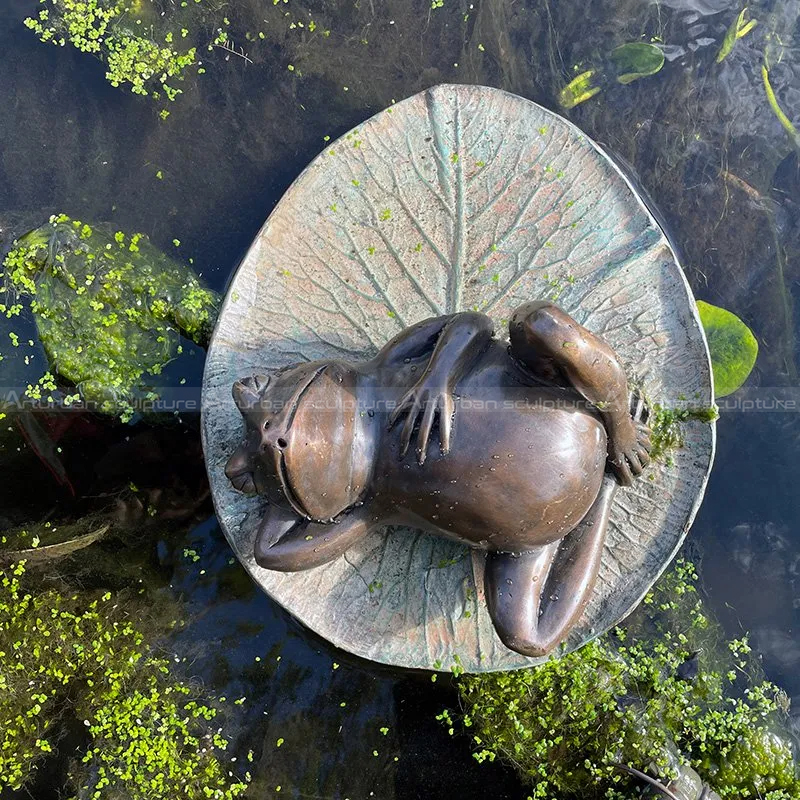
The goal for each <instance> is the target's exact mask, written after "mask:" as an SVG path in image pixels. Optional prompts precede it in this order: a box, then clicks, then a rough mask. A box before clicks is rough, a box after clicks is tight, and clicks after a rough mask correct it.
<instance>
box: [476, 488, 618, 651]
mask: <svg viewBox="0 0 800 800" xmlns="http://www.w3.org/2000/svg"><path fill="white" fill-rule="evenodd" d="M617 485H618V484H617V482H616V480H615V479H614V478H613V477H611V476H610V475H606V476H605V478H604V480H603V484H602V487H601V489H600V493H599V495H598V497H597V499H596V500H595V502H594V504H593V505H592V507H591V508H590V509H589V511H588V513H587V514H586V516H585V517H584V518H583V520H581V522H580V523H579V524H578V526H577V527H576V528H575V529H574V530H573V531H571V532H570V533H569V534H567V536H565V537H564V539H562V540H561V541H559V542H552V543H551V544H548V545H544V546H542V547H539V548H537V549H535V550H531V551H529V552H526V553H519V554H515V553H489V555H488V556H487V559H486V573H485V585H486V604H487V606H488V607H489V614H490V616H491V618H492V622H493V623H494V627H495V630H496V631H497V634H498V636H499V637H500V639H501V640H502V642H503V644H505V645H506V647H508V648H510V649H511V650H516V651H517V652H518V653H522V654H523V655H526V656H534V657H541V656H545V655H547V654H548V653H550V652H551V651H552V650H553V649H554V648H555V647H557V646H558V645H559V644H561V643H562V642H563V641H564V639H565V638H566V637H567V635H568V634H569V632H570V630H571V629H572V626H573V625H574V624H575V623H576V622H577V621H578V619H579V618H580V616H581V614H582V613H583V609H584V608H585V607H586V603H587V602H588V600H589V597H590V596H591V593H592V590H593V588H594V584H595V581H596V579H597V572H598V570H599V568H600V557H601V555H602V552H603V546H604V543H605V535H606V529H607V527H608V518H609V513H610V511H611V503H612V501H613V499H614V494H615V493H616V490H617Z"/></svg>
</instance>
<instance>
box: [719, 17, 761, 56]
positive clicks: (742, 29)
mask: <svg viewBox="0 0 800 800" xmlns="http://www.w3.org/2000/svg"><path fill="white" fill-rule="evenodd" d="M756 25H758V20H755V19H750V20H748V19H747V6H745V7H744V8H743V9H742V10H741V11H740V12H739V16H738V17H736V19H735V20H734V21H733V22H732V23H731V25H730V27H729V28H728V30H727V31H726V33H725V38H724V39H723V40H722V46H721V47H720V48H719V53H717V58H716V62H717V64H721V63H722V62H723V61H724V60H725V59H726V58H727V57H728V56H729V55H730V53H731V50H733V46H734V45H735V44H736V42H737V41H738V40H739V39H741V38H743V37H744V36H747V34H748V33H750V31H752V30H753V28H755V26H756Z"/></svg>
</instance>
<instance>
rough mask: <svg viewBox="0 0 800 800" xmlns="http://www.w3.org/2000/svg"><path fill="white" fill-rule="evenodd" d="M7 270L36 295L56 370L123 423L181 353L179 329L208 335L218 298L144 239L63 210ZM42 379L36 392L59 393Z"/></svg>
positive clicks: (12, 282) (31, 236)
mask: <svg viewBox="0 0 800 800" xmlns="http://www.w3.org/2000/svg"><path fill="white" fill-rule="evenodd" d="M4 268H5V272H4V277H5V285H6V288H7V290H9V293H10V294H11V295H12V296H13V297H15V298H19V297H23V296H26V297H28V298H30V307H31V310H32V312H33V314H34V316H35V318H36V325H37V329H38V332H39V337H40V339H41V342H42V345H43V346H44V348H45V351H46V353H47V356H48V359H49V361H50V364H51V370H52V372H53V373H56V372H57V373H58V374H59V375H60V376H61V377H62V378H65V379H66V380H68V381H70V382H71V383H73V384H75V385H76V386H78V387H79V389H80V392H81V394H82V396H83V399H84V401H86V403H87V404H90V405H96V407H97V409H98V410H99V411H101V412H103V413H108V414H119V415H120V416H121V417H122V419H123V420H127V419H129V418H130V417H131V416H132V414H133V405H132V401H133V399H134V396H135V394H136V392H137V391H138V390H141V389H144V388H145V387H144V382H145V380H146V376H148V375H158V374H159V373H160V372H161V370H162V369H163V367H164V366H165V365H166V364H167V362H169V361H170V360H171V359H172V358H174V357H175V356H176V355H177V354H179V353H180V352H181V346H180V336H179V331H182V332H183V333H184V334H185V335H186V336H188V337H189V338H191V339H193V340H194V341H195V342H198V343H203V342H204V341H205V339H206V338H207V336H208V335H209V333H210V330H211V328H212V327H213V323H214V319H215V316H216V310H217V306H218V303H219V298H218V297H217V295H216V294H215V293H214V292H212V291H210V290H209V289H206V288H205V287H203V286H202V284H201V283H200V281H199V280H198V279H197V277H196V276H195V275H194V274H193V273H192V271H191V270H190V269H188V268H187V267H185V266H183V265H182V264H180V263H178V262H176V261H174V260H172V259H170V258H168V257H167V256H165V255H164V254H163V253H161V252H160V251H159V250H158V249H157V248H156V247H154V246H153V245H152V244H151V243H150V241H149V239H148V238H147V237H146V236H145V235H143V234H140V233H135V234H133V235H128V234H126V233H124V232H122V231H112V230H110V229H108V228H105V227H103V226H90V225H87V224H85V223H83V222H81V221H79V220H73V219H70V218H69V217H67V216H66V215H63V214H62V215H60V216H57V217H51V219H50V222H49V223H48V224H47V225H44V226H42V227H41V228H37V229H36V230H33V231H31V232H30V233H27V234H26V235H25V236H23V237H22V238H21V239H19V240H18V241H17V242H15V247H14V249H13V250H12V251H11V252H10V253H9V254H8V255H7V256H6V259H5V261H4ZM15 307H16V308H18V309H21V305H19V304H16V306H15ZM6 313H7V314H8V313H9V312H8V311H7V312H6ZM16 313H19V311H17V312H16ZM43 380H44V382H42V380H40V382H39V384H40V385H37V386H31V387H29V391H28V395H29V396H31V397H33V398H37V397H39V398H41V397H42V394H41V390H42V388H44V389H46V390H48V391H53V390H54V389H55V383H54V382H53V380H52V375H51V374H50V373H47V374H46V375H45V376H44V378H43Z"/></svg>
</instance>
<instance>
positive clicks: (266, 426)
mask: <svg viewBox="0 0 800 800" xmlns="http://www.w3.org/2000/svg"><path fill="white" fill-rule="evenodd" d="M261 427H262V428H263V429H264V430H266V429H267V428H269V420H268V419H265V420H264V424H263V425H262V426H261Z"/></svg>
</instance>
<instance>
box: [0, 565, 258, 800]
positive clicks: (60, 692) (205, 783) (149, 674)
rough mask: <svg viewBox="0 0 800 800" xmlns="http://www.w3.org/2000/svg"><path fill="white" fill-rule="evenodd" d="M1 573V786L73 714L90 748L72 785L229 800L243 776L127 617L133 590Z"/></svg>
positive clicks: (210, 711) (23, 772) (16, 782)
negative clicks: (38, 582)
mask: <svg viewBox="0 0 800 800" xmlns="http://www.w3.org/2000/svg"><path fill="white" fill-rule="evenodd" d="M25 582H27V576H26V573H25V564H24V562H20V563H17V564H15V565H13V566H11V567H9V568H8V569H6V570H5V571H0V792H2V791H3V790H4V789H19V788H21V787H22V786H24V785H25V784H26V783H29V782H30V781H31V780H32V779H33V778H34V776H35V774H36V771H37V769H38V768H39V767H40V766H41V765H42V763H43V762H45V761H46V760H47V759H48V758H49V757H51V756H52V755H53V754H54V753H55V751H57V748H58V741H59V738H60V737H61V735H62V734H63V732H64V730H65V726H68V725H69V723H70V720H75V719H77V720H78V721H79V722H80V721H82V722H83V727H84V728H85V736H86V741H87V746H85V748H83V755H82V756H80V757H78V758H76V759H74V760H73V762H72V763H71V764H70V766H69V769H68V783H69V787H68V788H69V789H70V790H71V791H72V792H76V793H77V794H78V795H79V796H80V797H84V798H92V800H101V798H108V797H126V798H130V800H154V799H155V798H158V800H162V798H165V797H185V798H189V799H190V800H191V799H192V798H197V799H198V800H199V799H200V798H204V799H205V798H218V799H219V800H233V798H236V797H239V796H241V795H242V793H243V792H244V790H245V788H246V785H247V780H248V779H249V776H245V779H244V780H238V779H236V778H234V777H232V775H231V772H230V771H229V768H228V766H227V765H224V764H223V763H222V762H221V761H220V756H219V754H221V752H222V751H224V750H225V748H226V747H227V745H228V741H227V740H226V739H225V738H224V737H223V736H222V735H221V733H220V731H219V729H218V727H217V726H213V727H212V724H211V723H212V722H213V721H214V720H215V718H216V717H217V710H216V708H214V707H213V706H210V705H206V704H204V703H203V702H201V698H200V697H199V695H198V692H197V690H196V689H193V688H192V687H191V686H190V685H188V684H186V683H183V682H181V681H179V680H177V679H176V678H175V677H174V676H173V675H172V674H171V673H170V669H169V664H168V662H167V661H166V660H165V659H163V658H159V657H157V656H156V655H155V654H154V653H153V651H152V650H151V649H150V647H149V646H148V645H147V644H146V643H145V637H144V634H143V633H142V632H141V631H140V630H139V629H138V628H137V626H136V625H134V624H133V623H132V622H131V621H130V620H131V618H132V617H133V616H134V615H132V614H131V613H130V611H131V607H130V604H131V597H130V596H128V595H126V594H122V593H121V594H119V595H112V594H111V593H110V592H106V593H103V594H101V593H100V592H94V593H83V592H80V593H73V592H70V591H69V590H67V591H63V587H61V588H62V590H59V589H57V588H54V587H49V588H48V587H47V586H45V587H43V588H41V590H39V591H35V590H33V589H31V587H30V586H27V585H25Z"/></svg>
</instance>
